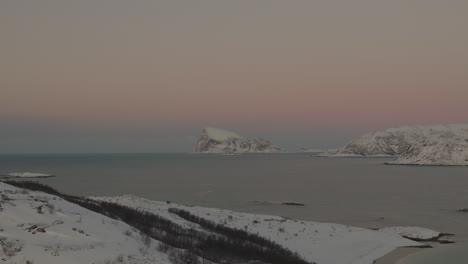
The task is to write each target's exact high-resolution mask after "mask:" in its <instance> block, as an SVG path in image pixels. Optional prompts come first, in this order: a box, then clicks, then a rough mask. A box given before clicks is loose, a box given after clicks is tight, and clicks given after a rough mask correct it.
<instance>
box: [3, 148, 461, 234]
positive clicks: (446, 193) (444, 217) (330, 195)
mask: <svg viewBox="0 0 468 264" xmlns="http://www.w3.org/2000/svg"><path fill="white" fill-rule="evenodd" d="M389 160H390V159H383V158H378V159H369V158H325V157H317V156H314V155H311V154H303V153H301V154H246V155H204V154H182V153H181V154H53V155H52V154H34V155H33V154H28V155H0V174H7V173H11V172H26V171H27V172H39V173H50V174H54V175H56V177H54V178H46V179H37V181H39V182H42V183H45V184H48V185H51V186H53V187H55V188H57V189H58V190H60V191H62V192H65V193H69V194H75V195H97V196H113V195H122V194H133V195H136V196H141V197H144V198H148V199H152V200H162V201H172V202H176V203H181V204H185V205H200V206H207V207H217V208H224V209H231V210H236V211H244V212H251V213H262V214H274V215H280V216H284V217H289V218H293V219H301V220H313V221H324V222H335V223H343V224H349V225H354V226H363V227H370V228H372V227H375V228H378V227H383V226H390V225H414V226H422V227H427V228H433V229H436V230H438V231H442V232H449V233H455V234H457V236H458V237H459V238H468V214H466V213H458V212H456V210H457V209H461V208H466V207H468V167H432V166H394V165H385V164H384V163H385V162H386V161H389ZM288 202H292V203H297V204H304V206H291V205H283V204H282V203H288Z"/></svg>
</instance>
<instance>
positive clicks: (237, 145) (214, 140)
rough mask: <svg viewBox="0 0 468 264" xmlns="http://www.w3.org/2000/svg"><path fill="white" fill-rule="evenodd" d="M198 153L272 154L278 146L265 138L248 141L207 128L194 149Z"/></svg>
mask: <svg viewBox="0 0 468 264" xmlns="http://www.w3.org/2000/svg"><path fill="white" fill-rule="evenodd" d="M193 151H194V152H197V153H226V154H232V153H272V152H280V151H281V149H280V148H279V147H278V146H275V145H273V144H272V143H271V142H270V141H268V140H266V139H263V138H254V139H247V138H244V137H241V136H239V135H238V134H236V133H234V132H231V131H226V130H223V129H219V128H213V127H206V128H205V129H203V131H202V134H201V135H200V137H199V138H198V141H197V143H196V145H195V147H194V150H193Z"/></svg>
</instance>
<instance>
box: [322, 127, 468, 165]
mask: <svg viewBox="0 0 468 264" xmlns="http://www.w3.org/2000/svg"><path fill="white" fill-rule="evenodd" d="M324 155H326V156H333V157H353V156H357V157H385V156H394V157H397V160H395V161H393V162H390V164H408V165H468V124H452V125H435V126H403V127H398V128H390V129H387V130H384V131H377V132H372V133H369V134H366V135H364V136H362V137H361V138H358V139H356V140H354V141H352V142H350V143H348V144H347V145H345V146H344V147H343V148H341V149H339V150H338V151H336V152H330V153H325V154H324Z"/></svg>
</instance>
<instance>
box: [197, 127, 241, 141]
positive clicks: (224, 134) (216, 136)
mask: <svg viewBox="0 0 468 264" xmlns="http://www.w3.org/2000/svg"><path fill="white" fill-rule="evenodd" d="M203 131H204V132H205V133H206V135H207V136H208V137H209V138H211V139H213V140H216V141H225V140H228V139H230V138H242V137H241V136H240V135H238V134H237V133H235V132H232V131H228V130H224V129H220V128H216V127H205V129H203Z"/></svg>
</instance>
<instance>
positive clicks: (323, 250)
mask: <svg viewBox="0 0 468 264" xmlns="http://www.w3.org/2000/svg"><path fill="white" fill-rule="evenodd" d="M67 199H68V198H67ZM93 199H94V200H90V201H93V203H94V201H96V203H102V202H106V201H107V202H112V203H116V204H120V205H124V206H128V207H130V208H135V209H137V210H140V211H141V212H147V213H150V214H152V215H157V216H158V217H160V218H163V219H167V220H168V221H170V222H171V223H174V224H176V226H178V228H179V229H183V230H191V231H190V233H187V234H191V233H193V234H195V233H197V232H202V233H204V234H207V235H214V236H216V237H217V236H219V235H220V234H221V233H213V232H214V231H212V230H211V229H209V228H206V227H203V226H202V224H200V223H197V222H196V221H194V220H193V219H192V220H191V219H188V218H186V217H184V216H182V215H180V214H178V213H177V210H179V211H180V212H189V213H190V214H192V215H194V216H196V217H198V218H199V219H204V220H207V221H209V222H212V223H215V224H219V225H221V226H224V227H228V228H231V230H234V229H239V230H245V231H246V232H247V233H248V234H256V235H257V236H259V237H263V238H266V239H269V240H271V241H273V242H275V243H277V244H279V245H281V246H283V247H284V248H286V249H289V250H291V251H292V252H296V253H297V254H299V256H300V257H302V258H303V259H305V260H306V261H308V262H310V263H318V264H341V263H342V264H353V263H355V264H370V263H372V262H373V261H374V260H375V259H377V258H379V257H381V256H383V255H385V254H387V253H389V252H391V251H393V250H394V249H396V248H398V247H406V246H422V245H423V244H421V243H419V242H415V241H412V240H409V239H406V238H403V237H402V236H405V237H414V238H418V239H422V240H424V239H432V238H434V237H437V236H439V235H440V234H439V233H438V232H435V231H432V230H427V229H421V228H417V227H406V228H401V227H393V228H386V229H382V230H369V229H363V228H356V227H349V226H345V225H339V224H329V223H317V222H306V221H294V220H289V219H284V218H282V217H277V216H267V215H255V214H246V213H237V212H232V211H227V210H220V209H212V208H202V207H187V206H182V205H177V204H173V203H168V202H157V201H150V200H146V199H143V198H138V197H135V196H131V195H125V196H119V197H94V198H93ZM187 238H188V237H187ZM163 245H165V247H163ZM163 248H166V250H163ZM171 250H174V248H172V249H171ZM175 250H181V249H175ZM170 253H171V251H170V250H169V251H168V249H167V245H166V244H164V243H162V242H160V241H158V240H154V239H151V238H149V237H148V236H146V235H143V234H141V233H140V232H139V231H138V230H137V229H135V228H133V227H131V226H129V225H127V224H126V223H124V222H121V221H118V220H114V219H111V218H108V217H106V216H103V215H101V214H98V213H94V212H92V211H90V210H87V209H85V208H83V207H80V206H78V205H76V204H74V203H70V202H67V201H65V200H64V199H62V198H60V197H58V196H55V195H49V194H45V193H42V192H34V191H27V190H25V189H19V188H16V187H12V186H10V185H7V184H4V183H1V182H0V263H34V264H42V263H44V264H55V263H57V264H58V263H95V264H99V263H103V264H104V263H135V264H141V263H160V264H166V263H214V262H210V261H206V260H205V261H204V262H193V259H192V262H174V258H173V257H172V258H171V254H170ZM28 261H29V262H28Z"/></svg>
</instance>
